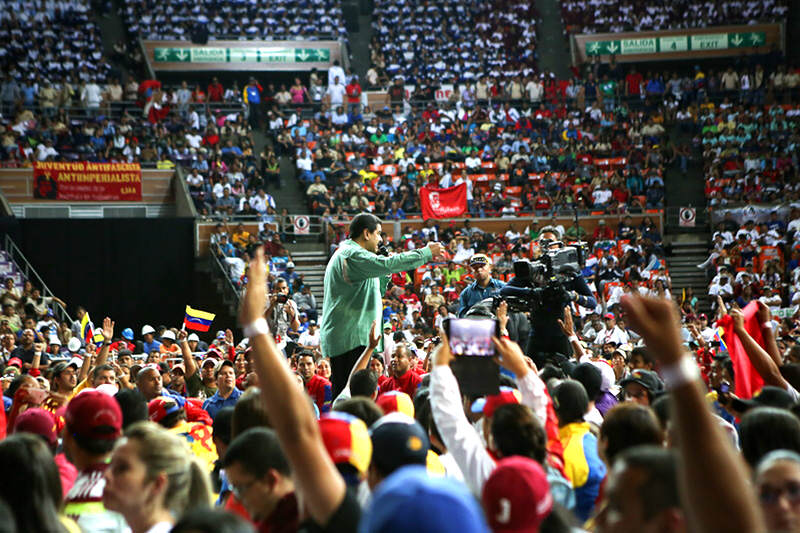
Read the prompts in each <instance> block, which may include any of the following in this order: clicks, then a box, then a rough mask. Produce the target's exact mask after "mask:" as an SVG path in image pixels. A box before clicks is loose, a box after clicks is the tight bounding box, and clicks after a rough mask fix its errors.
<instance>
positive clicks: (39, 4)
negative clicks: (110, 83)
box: [0, 0, 111, 103]
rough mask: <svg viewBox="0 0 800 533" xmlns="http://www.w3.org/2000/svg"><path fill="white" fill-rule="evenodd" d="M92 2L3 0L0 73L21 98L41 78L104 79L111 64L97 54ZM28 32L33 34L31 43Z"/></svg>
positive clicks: (98, 42)
mask: <svg viewBox="0 0 800 533" xmlns="http://www.w3.org/2000/svg"><path fill="white" fill-rule="evenodd" d="M92 4H93V2H91V1H90V0H70V1H67V0H53V1H44V0H35V1H30V2H23V1H9V2H3V5H2V8H0V72H3V74H4V75H6V76H7V77H8V79H11V80H14V82H16V83H17V84H18V85H19V87H20V90H22V91H23V92H24V94H25V97H26V98H27V97H29V95H28V93H29V92H30V90H31V89H30V88H31V87H32V86H34V85H37V84H42V83H44V81H45V80H49V81H50V83H56V82H62V81H64V82H66V81H72V82H73V83H78V82H79V81H80V82H86V83H88V82H90V81H95V82H96V83H101V84H102V83H105V82H106V81H107V76H108V74H109V72H110V71H111V65H110V62H109V61H108V59H107V57H106V55H105V54H104V53H103V44H102V42H101V38H100V28H99V27H98V25H97V23H96V21H95V20H94V17H93V11H92ZM30 35H36V36H37V38H36V39H35V41H33V42H31V40H30V39H29V38H28V37H29V36H30ZM3 99H4V100H5V95H3ZM4 103H5V101H4Z"/></svg>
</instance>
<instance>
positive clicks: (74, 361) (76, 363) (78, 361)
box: [67, 355, 83, 370]
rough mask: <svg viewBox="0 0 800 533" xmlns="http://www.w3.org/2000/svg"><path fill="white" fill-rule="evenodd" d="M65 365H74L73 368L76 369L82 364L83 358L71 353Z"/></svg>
mask: <svg viewBox="0 0 800 533" xmlns="http://www.w3.org/2000/svg"><path fill="white" fill-rule="evenodd" d="M67 365H69V366H73V365H74V366H75V369H76V370H77V369H78V368H80V367H82V366H83V359H81V358H80V357H77V356H74V355H73V356H72V359H70V360H69V363H67Z"/></svg>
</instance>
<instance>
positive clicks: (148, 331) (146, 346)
mask: <svg viewBox="0 0 800 533" xmlns="http://www.w3.org/2000/svg"><path fill="white" fill-rule="evenodd" d="M155 333H156V330H154V329H153V326H151V325H149V324H145V326H144V327H143V328H142V352H143V353H150V352H152V351H153V350H159V349H160V348H161V343H160V342H158V341H157V340H155Z"/></svg>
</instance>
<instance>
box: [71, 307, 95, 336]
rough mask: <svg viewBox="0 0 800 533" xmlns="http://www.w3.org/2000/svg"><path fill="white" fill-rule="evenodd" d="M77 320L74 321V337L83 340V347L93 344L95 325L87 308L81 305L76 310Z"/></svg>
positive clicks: (72, 327)
mask: <svg viewBox="0 0 800 533" xmlns="http://www.w3.org/2000/svg"><path fill="white" fill-rule="evenodd" d="M75 317H76V318H75V320H73V321H72V326H71V329H72V336H73V337H77V338H79V339H80V340H81V346H85V345H86V343H87V342H91V340H92V335H93V331H94V324H93V323H92V320H91V319H90V318H89V312H88V311H87V310H86V308H85V307H83V306H82V305H79V306H78V308H77V309H76V310H75Z"/></svg>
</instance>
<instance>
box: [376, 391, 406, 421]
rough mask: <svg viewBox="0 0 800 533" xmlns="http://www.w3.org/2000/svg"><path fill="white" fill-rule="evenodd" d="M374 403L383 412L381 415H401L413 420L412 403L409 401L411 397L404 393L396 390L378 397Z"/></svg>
mask: <svg viewBox="0 0 800 533" xmlns="http://www.w3.org/2000/svg"><path fill="white" fill-rule="evenodd" d="M375 403H376V404H377V405H378V407H380V408H381V410H383V414H385V415H388V414H389V413H402V414H404V415H406V416H409V417H411V418H414V402H413V401H412V400H411V396H409V395H408V394H406V393H405V392H402V391H397V390H393V391H389V392H384V393H383V394H381V395H380V396H378V399H377V400H375Z"/></svg>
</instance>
